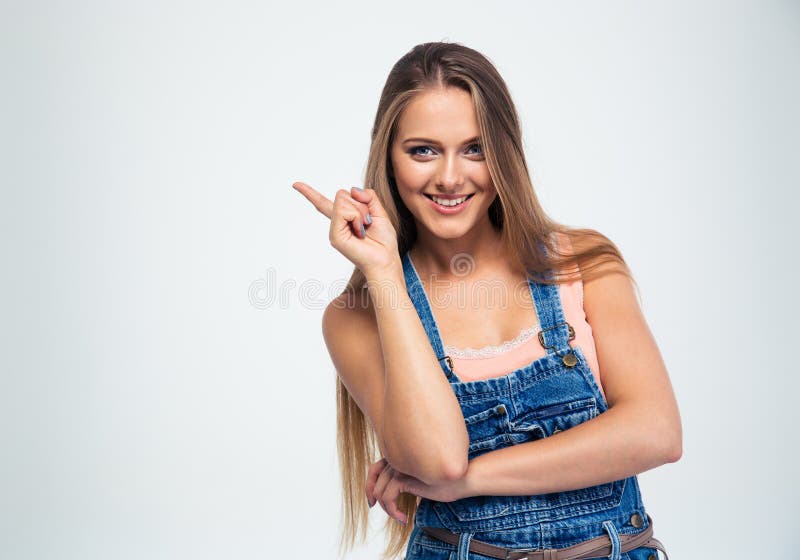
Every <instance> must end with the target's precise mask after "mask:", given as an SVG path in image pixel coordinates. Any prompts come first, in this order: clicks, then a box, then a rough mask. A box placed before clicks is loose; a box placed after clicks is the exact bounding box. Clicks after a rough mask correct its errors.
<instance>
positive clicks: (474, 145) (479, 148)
mask: <svg viewBox="0 0 800 560" xmlns="http://www.w3.org/2000/svg"><path fill="white" fill-rule="evenodd" d="M470 148H478V150H479V151H478V152H477V153H478V154H481V155H482V154H483V146H481V145H480V144H472V145H470ZM473 153H476V152H473Z"/></svg>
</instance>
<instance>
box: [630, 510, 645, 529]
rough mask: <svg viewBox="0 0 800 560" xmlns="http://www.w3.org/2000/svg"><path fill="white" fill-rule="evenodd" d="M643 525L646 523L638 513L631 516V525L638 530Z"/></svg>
mask: <svg viewBox="0 0 800 560" xmlns="http://www.w3.org/2000/svg"><path fill="white" fill-rule="evenodd" d="M643 523H644V521H643V520H642V516H641V515H639V514H638V513H634V514H633V515H631V525H633V526H634V527H636V528H637V529H638V528H639V527H641V526H642V524H643Z"/></svg>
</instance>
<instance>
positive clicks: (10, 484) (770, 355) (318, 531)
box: [0, 0, 800, 560]
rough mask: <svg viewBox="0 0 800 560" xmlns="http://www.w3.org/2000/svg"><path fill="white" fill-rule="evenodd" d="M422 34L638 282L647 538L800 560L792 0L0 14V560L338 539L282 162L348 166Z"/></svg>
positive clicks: (309, 547)
mask: <svg viewBox="0 0 800 560" xmlns="http://www.w3.org/2000/svg"><path fill="white" fill-rule="evenodd" d="M431 40H451V41H457V42H460V43H463V44H465V45H467V46H470V47H473V48H476V49H478V50H479V51H481V52H483V53H484V54H485V55H487V56H488V57H489V58H490V59H491V60H492V61H493V62H494V63H495V64H496V65H497V67H498V69H499V70H500V72H501V74H502V75H503V76H504V77H505V79H506V81H507V83H508V85H509V87H510V89H511V92H512V95H513V96H514V100H515V101H516V103H517V105H518V109H519V111H520V115H521V118H522V120H523V126H524V132H525V148H526V153H527V158H528V161H529V163H530V166H531V169H532V172H533V179H534V185H535V187H536V189H537V192H538V193H539V196H540V197H541V200H542V203H543V204H544V205H545V208H546V209H547V211H548V212H549V213H550V214H551V215H552V216H553V217H554V218H556V219H557V220H560V221H562V222H566V223H568V224H570V225H574V226H581V227H593V228H596V229H598V230H600V231H602V232H604V233H605V234H607V235H608V236H609V237H611V239H612V240H614V241H615V242H616V243H617V244H618V245H619V247H620V248H621V250H622V252H623V255H624V256H625V257H626V258H627V260H628V261H629V263H630V265H631V267H632V269H633V271H634V274H635V275H636V278H637V280H638V282H639V285H640V287H641V290H642V296H643V305H644V310H645V315H646V317H647V319H648V322H649V324H650V326H651V328H652V330H653V333H654V335H655V336H656V339H657V341H658V343H659V346H660V348H661V351H662V354H663V356H664V358H665V361H666V363H667V366H668V368H669V371H670V375H671V379H672V382H673V385H674V388H675V391H676V394H677V397H678V401H679V405H680V410H681V414H682V419H683V427H684V453H683V457H682V458H681V460H680V461H678V462H677V463H673V464H668V465H665V466H662V467H660V468H658V469H654V470H652V471H649V472H646V473H643V474H641V475H640V477H639V479H640V483H641V488H642V492H643V496H644V500H645V505H646V507H647V508H648V511H649V512H650V513H651V514H652V516H653V519H654V522H655V527H656V536H657V537H658V538H660V539H661V540H662V541H663V542H664V543H665V544H666V546H667V547H668V550H669V551H670V553H671V555H672V558H673V559H676V560H680V559H681V558H683V559H687V558H710V557H716V558H720V557H725V558H745V557H761V558H767V557H776V558H790V557H791V558H796V557H800V556H798V554H800V553H797V552H796V551H793V550H792V549H791V548H790V546H791V544H790V537H789V534H790V532H794V531H796V528H797V525H798V521H800V519H798V515H797V513H796V511H797V510H796V503H797V500H798V497H800V496H798V479H797V472H799V471H798V464H797V449H798V437H797V429H796V423H795V420H796V409H795V406H797V405H796V403H797V400H798V393H799V390H800V383H798V367H797V364H796V360H797V354H796V352H795V351H794V350H793V349H794V348H795V344H797V342H798V341H797V336H798V329H797V328H796V327H795V325H796V324H797V316H798V304H797V296H796V291H795V289H794V282H793V276H794V275H795V274H796V272H797V266H796V263H795V258H796V256H797V249H796V247H795V245H796V242H797V236H796V234H795V232H794V230H793V227H792V225H791V224H792V223H793V219H795V218H794V215H795V214H796V212H797V209H798V206H797V202H798V198H797V195H796V193H795V190H796V189H797V187H798V186H800V181H799V179H800V171H798V167H797V161H796V157H797V152H798V148H800V142H799V140H800V138H798V136H799V135H798V130H800V118H799V117H800V111H799V110H798V103H797V100H798V99H800V81H799V79H798V71H797V70H798V67H800V4H798V2H791V1H788V0H785V1H765V0H760V1H756V0H753V1H747V2H722V1H715V2H710V1H700V2H698V1H692V2H689V1H685V0H684V1H679V2H670V3H658V4H656V3H652V2H626V1H616V0H609V1H605V2H589V1H581V2H559V3H555V2H527V3H521V2H519V3H517V2H514V3H512V2H508V3H495V4H487V3H485V2H480V3H479V2H472V1H459V2H436V3H427V4H426V3H382V4H380V5H376V3H374V2H363V3H354V2H342V1H339V2H335V3H321V2H320V3H319V4H316V5H311V4H309V3H303V2H298V3H296V4H295V5H293V6H290V5H289V3H280V4H277V3H276V4H274V5H269V4H266V3H259V2H239V1H237V2H226V3H224V4H223V3H221V2H220V3H218V4H215V3H211V2H203V1H201V2H176V1H174V0H169V1H163V0H162V1H159V2H127V3H121V2H98V1H87V2H80V3H68V2H55V1H51V2H28V3H16V4H12V3H10V2H7V3H4V6H3V8H2V13H1V14H0V47H1V48H0V70H2V88H0V183H1V184H2V202H1V203H0V218H1V219H0V228H1V229H0V231H2V236H0V245H1V246H2V255H3V259H2V263H3V265H2V280H1V281H2V290H0V293H2V296H0V297H2V317H3V320H2V333H1V334H2V336H0V360H2V361H1V362H0V376H1V377H0V438H1V439H0V453H2V456H1V457H0V458H1V460H0V557H2V558H8V559H15V560H22V559H58V560H67V559H76V560H77V559H80V560H95V559H96V560H106V559H108V558H114V559H117V560H122V559H143V558H147V559H148V560H156V559H162V558H163V559H175V558H181V559H182V558H187V559H188V558H191V559H193V560H200V559H211V558H214V559H216V558H236V559H250V558H300V557H303V558H305V557H309V558H310V557H314V558H334V557H335V549H336V543H337V538H338V532H339V530H340V519H339V511H340V510H339V508H340V490H339V478H338V466H337V458H336V451H335V450H336V448H335V401H334V387H335V385H334V381H335V372H334V370H333V367H332V364H331V362H330V359H329V357H328V354H327V351H326V349H325V346H324V342H323V339H322V335H321V327H320V320H321V315H322V310H323V308H324V306H325V304H326V303H327V302H328V301H329V300H330V299H331V298H332V297H334V296H335V295H336V294H338V293H339V291H340V290H341V288H342V286H343V283H344V282H345V281H346V280H347V278H348V277H349V274H350V272H351V266H350V263H349V262H348V261H347V260H346V259H345V258H344V257H343V256H341V255H340V254H339V253H338V252H336V251H335V250H334V249H333V248H332V247H331V246H330V245H329V243H328V238H327V232H328V224H327V220H326V219H325V218H324V217H323V216H322V215H321V214H318V213H317V212H316V211H315V210H314V209H313V208H312V207H311V205H310V204H309V203H308V202H307V201H306V200H305V199H304V198H303V197H302V196H301V195H300V194H299V193H298V192H296V191H295V190H293V189H292V188H291V183H292V182H294V181H297V180H302V181H305V182H308V183H310V184H311V185H313V186H314V187H316V188H317V189H318V190H320V191H322V192H325V193H327V194H329V196H330V197H333V195H334V193H335V191H336V189H338V188H340V187H349V186H353V185H359V184H360V181H361V177H362V174H363V171H364V167H365V164H366V156H367V148H368V143H369V132H370V127H371V125H372V119H373V117H374V112H375V109H376V107H377V101H378V95H379V93H380V89H381V87H382V85H383V82H384V80H385V78H386V75H387V73H388V71H389V69H390V68H391V66H392V65H393V64H394V62H395V61H396V60H397V59H398V58H399V57H400V56H401V55H403V54H404V53H405V52H406V51H408V50H409V49H410V48H411V47H412V46H413V45H415V44H417V43H421V42H425V41H431ZM793 158H794V159H793ZM371 516H372V517H371V530H372V532H371V539H370V540H369V541H368V542H367V543H366V544H365V545H364V546H362V547H360V548H358V549H357V550H356V551H354V552H353V553H351V554H349V555H348V556H347V558H351V559H358V560H361V559H374V558H377V557H378V553H379V551H380V550H381V549H382V546H383V541H382V537H381V536H380V534H379V532H378V529H379V527H380V526H381V525H382V523H383V521H384V519H385V514H384V513H383V511H382V510H381V509H380V507H377V508H374V511H373V512H372V513H371Z"/></svg>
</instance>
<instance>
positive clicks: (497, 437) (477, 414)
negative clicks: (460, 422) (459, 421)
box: [462, 403, 510, 459]
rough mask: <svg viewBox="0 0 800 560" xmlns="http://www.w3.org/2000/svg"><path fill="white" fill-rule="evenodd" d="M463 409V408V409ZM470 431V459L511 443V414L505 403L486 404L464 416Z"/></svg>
mask: <svg viewBox="0 0 800 560" xmlns="http://www.w3.org/2000/svg"><path fill="white" fill-rule="evenodd" d="M462 411H463V409H462ZM464 423H465V424H466V426H467V432H468V433H469V459H473V458H475V457H477V456H478V455H480V454H481V453H482V452H486V451H491V450H492V449H497V448H499V447H502V446H504V445H505V444H507V443H509V441H510V440H509V433H510V430H509V414H508V409H507V408H506V405H505V404H502V403H498V404H495V405H493V406H490V407H485V405H483V406H481V407H478V409H477V410H472V411H470V410H469V409H467V413H466V415H465V416H464Z"/></svg>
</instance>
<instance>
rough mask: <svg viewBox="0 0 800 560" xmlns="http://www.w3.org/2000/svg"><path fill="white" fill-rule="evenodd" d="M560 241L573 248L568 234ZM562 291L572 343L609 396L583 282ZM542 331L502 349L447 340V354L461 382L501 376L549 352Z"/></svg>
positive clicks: (528, 332) (527, 332)
mask: <svg viewBox="0 0 800 560" xmlns="http://www.w3.org/2000/svg"><path fill="white" fill-rule="evenodd" d="M558 239H559V240H561V242H563V243H566V244H567V246H568V247H569V248H570V249H571V248H572V244H571V243H570V241H569V238H568V237H567V236H566V235H563V234H559V235H558ZM558 290H559V295H560V297H561V305H562V307H563V309H564V318H565V319H566V321H567V322H568V323H569V324H570V325H572V327H573V328H574V329H575V338H574V339H573V340H572V341H571V342H570V344H572V345H573V346H579V347H580V349H581V350H582V351H583V355H584V356H585V357H586V361H587V362H588V364H589V369H590V370H591V372H592V375H593V376H594V379H595V381H596V382H597V386H598V387H599V388H600V392H601V393H602V394H603V397H605V392H604V391H603V385H602V384H601V383H600V366H599V364H598V362H597V351H596V349H595V345H594V338H593V337H592V327H591V325H589V323H588V321H587V320H586V313H584V310H583V282H582V281H581V280H580V279H578V280H575V281H574V282H570V283H567V284H559V285H558ZM539 330H540V328H539V325H538V323H537V324H533V325H530V326H528V327H526V328H524V329H522V330H521V331H520V333H519V334H518V335H517V336H516V337H515V338H514V339H513V340H507V341H505V342H503V343H502V344H501V345H498V346H484V347H483V348H477V349H475V348H456V347H454V346H449V345H448V344H447V343H446V341H442V342H443V344H444V350H445V353H446V354H447V355H448V356H450V357H451V358H452V360H453V371H454V373H455V374H456V376H457V377H458V378H459V379H460V380H461V381H475V380H478V379H488V378H490V377H501V376H503V375H506V374H508V373H511V372H512V371H514V370H516V369H519V368H521V367H522V366H525V365H527V364H529V363H531V362H532V361H534V360H537V359H539V358H541V357H542V356H544V355H545V354H546V351H545V349H544V348H543V347H542V345H541V344H539V338H538V336H537V333H538V332H539Z"/></svg>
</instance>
